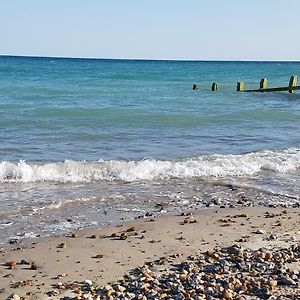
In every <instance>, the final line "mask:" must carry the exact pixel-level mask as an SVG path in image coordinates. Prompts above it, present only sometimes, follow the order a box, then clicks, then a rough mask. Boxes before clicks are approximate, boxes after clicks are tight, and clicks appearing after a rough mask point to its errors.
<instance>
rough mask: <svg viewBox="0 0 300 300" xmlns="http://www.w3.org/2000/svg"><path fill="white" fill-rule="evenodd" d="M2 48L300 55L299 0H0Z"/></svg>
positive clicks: (44, 52) (173, 55) (135, 54)
mask: <svg viewBox="0 0 300 300" xmlns="http://www.w3.org/2000/svg"><path fill="white" fill-rule="evenodd" d="M0 8H1V9H0V54H2V55H6V54H8V55H37V56H71V57H99V58H149V59H196V60H202V59H217V60H219V59H220V60H224V59H229V60H236V59H238V60H300V39H299V32H300V0H214V1H212V0H187V1H183V0H127V1H126V0H0Z"/></svg>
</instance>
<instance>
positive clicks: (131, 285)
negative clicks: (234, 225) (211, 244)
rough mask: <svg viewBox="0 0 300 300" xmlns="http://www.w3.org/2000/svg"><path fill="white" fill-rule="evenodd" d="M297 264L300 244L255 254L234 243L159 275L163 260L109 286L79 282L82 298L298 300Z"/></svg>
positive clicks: (133, 299) (259, 250)
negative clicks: (294, 266)
mask: <svg viewBox="0 0 300 300" xmlns="http://www.w3.org/2000/svg"><path fill="white" fill-rule="evenodd" d="M165 261H167V260H165ZM295 262H296V263H297V264H298V265H299V262H300V245H293V246H290V247H289V248H286V249H276V250H274V249H273V250H268V249H264V248H261V249H258V250H256V251H253V250H248V249H244V248H243V247H241V246H240V245H236V244H235V245H232V246H230V247H227V248H220V247H219V248H215V249H213V250H211V251H206V252H205V253H202V254H199V255H193V256H190V257H189V258H188V259H187V260H186V261H183V262H181V263H180V264H178V265H174V264H173V263H171V264H170V265H169V267H167V266H168V265H167V264H166V268H165V269H164V270H161V271H160V272H158V271H157V269H156V264H157V265H160V264H161V262H160V260H157V261H154V262H152V263H147V264H145V265H144V266H142V267H139V268H137V269H135V270H132V271H130V273H129V274H126V275H124V277H123V279H121V280H120V281H119V282H117V283H110V284H106V285H105V286H96V285H94V284H93V283H92V281H91V280H85V281H84V282H83V283H82V284H79V288H80V295H81V296H80V297H81V298H80V299H92V300H95V299H96V300H98V299H104V300H113V299H122V300H123V299H124V300H131V299H132V300H138V299H140V300H149V299H153V300H156V299H157V300H158V299H166V300H181V299H182V300H183V299H189V300H192V299H202V300H204V299H205V300H207V299H210V300H214V299H223V300H231V299H232V300H254V299H255V300H258V299H270V300H271V299H287V296H288V297H289V298H288V299H293V300H296V299H299V298H297V297H298V295H299V293H298V292H299V287H300V275H299V272H298V271H297V270H296V269H295V270H293V269H292V268H291V267H290V266H291V264H292V263H295ZM155 270H156V271H155ZM74 285H75V283H74V284H73V285H65V289H71V288H74ZM76 286H77V289H78V284H77V285H76ZM297 293H298V294H297ZM68 299H69V298H68ZM70 299H79V298H70Z"/></svg>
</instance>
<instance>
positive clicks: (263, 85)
mask: <svg viewBox="0 0 300 300" xmlns="http://www.w3.org/2000/svg"><path fill="white" fill-rule="evenodd" d="M297 81H298V78H297V76H296V75H292V76H291V78H290V81H289V86H288V87H283V88H273V89H269V90H270V91H271V90H277V91H280V90H282V91H284V90H287V91H289V92H290V93H292V92H293V88H294V87H296V86H297ZM193 90H199V85H198V84H193ZM211 90H212V92H215V91H217V90H218V84H217V83H216V82H213V83H212V85H211ZM236 90H237V91H238V92H244V91H246V90H245V83H244V82H242V81H241V82H238V83H237V87H236ZM249 91H250V92H251V91H261V92H264V91H268V80H267V78H262V79H261V80H260V83H259V90H249Z"/></svg>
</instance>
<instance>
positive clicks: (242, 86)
mask: <svg viewBox="0 0 300 300" xmlns="http://www.w3.org/2000/svg"><path fill="white" fill-rule="evenodd" d="M236 90H237V91H238V92H243V91H244V90H245V83H244V82H242V81H240V82H238V83H237V86H236Z"/></svg>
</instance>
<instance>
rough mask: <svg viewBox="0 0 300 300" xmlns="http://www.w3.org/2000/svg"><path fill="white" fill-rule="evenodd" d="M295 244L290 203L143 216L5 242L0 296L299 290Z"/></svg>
mask: <svg viewBox="0 0 300 300" xmlns="http://www.w3.org/2000/svg"><path fill="white" fill-rule="evenodd" d="M299 245H300V208H279V207H278V208H266V207H258V208H243V209H237V208H232V209H218V208H214V209H203V210H201V211H198V212H197V213H194V214H192V215H190V214H183V215H175V216H174V215H166V216H162V217H158V218H151V217H150V218H147V219H140V220H138V221H135V222H131V223H127V224H124V225H122V226H119V227H107V228H103V229H98V230H86V231H79V232H75V233H74V234H69V235H68V236H64V237H58V238H47V239H40V240H29V241H24V242H20V243H18V244H14V245H11V246H9V247H5V248H4V249H2V250H1V254H0V279H1V280H0V299H20V297H21V299H28V300H29V299H41V300H42V299H300V275H299V271H300V246H299ZM228 247H229V248H228ZM130 270H131V272H130V274H129V271H130ZM126 274H127V275H126ZM124 275H126V276H125V279H124V277H123V276H124ZM117 281H119V282H117ZM13 294H14V298H13V296H11V295H13ZM280 295H281V296H280ZM273 296H274V297H273ZM272 297H273V298H272Z"/></svg>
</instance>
